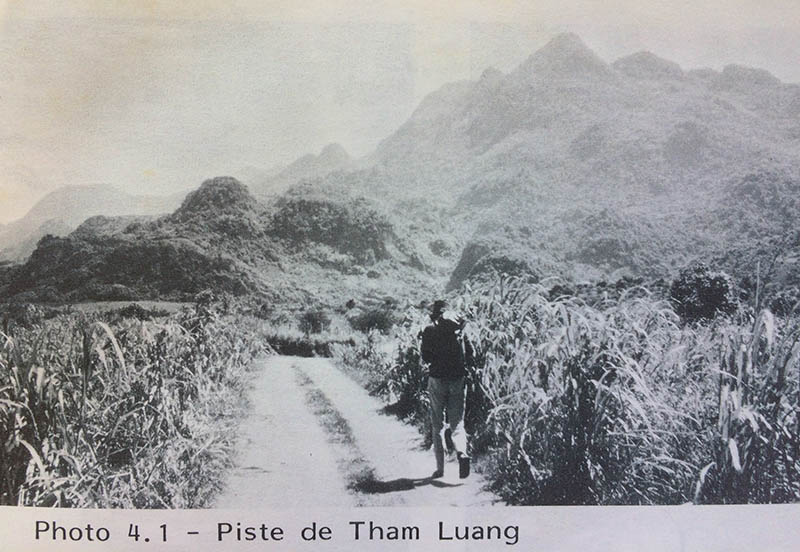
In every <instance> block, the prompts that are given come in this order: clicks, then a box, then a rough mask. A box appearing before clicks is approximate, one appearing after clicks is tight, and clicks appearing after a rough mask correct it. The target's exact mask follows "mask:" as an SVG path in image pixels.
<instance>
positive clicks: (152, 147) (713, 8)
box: [0, 0, 800, 222]
mask: <svg viewBox="0 0 800 552" xmlns="http://www.w3.org/2000/svg"><path fill="white" fill-rule="evenodd" d="M175 4H176V5H174V6H169V5H168V3H167V2H160V1H157V0H129V1H116V2H115V1H111V0H96V1H93V0H84V1H81V2H78V1H67V0H60V1H59V2H51V1H44V0H31V1H26V0H10V1H2V0H0V222H8V221H10V220H13V219H15V218H18V217H20V216H22V215H23V214H24V213H25V212H26V211H27V209H29V208H30V207H31V206H32V204H33V203H34V202H35V201H36V200H38V199H39V198H40V197H41V196H42V195H43V194H45V193H46V192H47V191H50V190H52V189H54V188H56V187H59V186H63V185H66V184H88V183H100V182H103V183H109V184H114V185H116V186H118V187H120V188H122V189H125V190H128V191H131V192H134V193H159V194H162V193H169V192H172V191H177V190H181V189H186V188H190V187H196V186H197V185H199V184H200V182H201V181H202V180H203V179H205V178H208V177H211V176H216V175H222V174H232V175H234V176H241V175H247V174H250V173H251V172H252V170H251V169H253V168H254V169H268V168H270V167H272V166H275V165H279V164H286V163H289V162H291V161H292V160H294V159H295V158H297V157H299V156H301V155H303V154H306V153H309V152H318V151H319V150H320V149H322V147H324V146H325V145H326V144H328V143H330V142H339V143H341V144H342V145H343V146H344V147H345V148H346V149H347V150H348V151H349V152H350V153H351V154H353V155H356V156H361V155H364V154H366V153H368V152H369V151H371V150H372V149H373V148H374V147H375V145H376V144H377V143H378V141H379V140H380V139H382V138H384V137H386V136H387V135H388V134H390V133H391V132H392V131H393V130H394V129H396V128H397V127H398V126H399V125H400V124H402V122H403V121H404V120H405V119H406V118H407V117H408V116H409V114H410V113H411V111H412V110H413V109H414V107H415V106H416V105H417V103H418V102H419V100H420V99H421V98H422V97H423V96H424V95H425V94H427V93H429V92H431V91H433V90H435V89H436V88H438V87H439V86H441V85H442V84H444V83H446V82H449V81H453V80H459V79H465V78H477V77H478V76H479V75H480V73H481V72H482V71H483V70H484V69H485V68H486V67H488V66H494V67H497V68H498V69H501V70H503V71H508V70H510V69H512V68H513V67H515V66H516V65H517V64H519V63H520V62H522V61H523V60H524V59H525V58H526V57H527V56H528V55H530V54H531V53H532V52H533V51H535V50H536V49H537V48H539V47H541V46H542V45H544V44H545V43H546V42H547V40H549V39H550V38H551V37H552V36H553V35H554V34H557V33H559V32H562V31H573V32H576V33H577V34H579V35H580V36H581V37H582V38H583V40H584V42H586V44H587V45H588V46H589V47H590V48H592V49H594V50H595V51H596V52H597V53H598V54H599V55H600V56H601V57H602V58H604V59H606V60H608V61H613V60H614V59H616V58H617V57H620V56H622V55H626V54H629V53H633V52H635V51H639V50H650V51H652V52H654V53H656V54H658V55H660V56H661V57H665V58H667V59H671V60H673V61H676V62H678V63H679V64H681V65H682V66H683V67H684V68H693V67H713V68H716V69H721V68H722V67H723V66H724V65H725V64H728V63H741V64H745V65H751V66H755V67H762V68H765V69H768V70H769V71H771V72H772V73H773V74H775V75H776V76H777V77H779V78H780V79H782V80H784V81H788V82H800V63H798V60H800V0H759V1H755V0H710V1H703V0H694V1H686V0H669V1H667V0H659V1H650V0H606V1H599V0H583V1H574V2H570V1H569V0H529V1H528V2H516V1H513V0H498V1H495V2H487V1H483V2H470V1H465V0H452V1H450V2H435V1H431V0H425V1H421V0H373V1H366V0H364V1H359V2H343V1H336V2H334V1H329V2H320V1H316V2H315V1H304V2H296V1H263V0H261V1H256V0H240V1H230V0H228V1H226V2H219V1H218V0H199V1H192V0H185V1H184V2H175ZM297 4H301V5H297ZM798 116H800V115H798Z"/></svg>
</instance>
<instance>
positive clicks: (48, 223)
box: [0, 185, 182, 261]
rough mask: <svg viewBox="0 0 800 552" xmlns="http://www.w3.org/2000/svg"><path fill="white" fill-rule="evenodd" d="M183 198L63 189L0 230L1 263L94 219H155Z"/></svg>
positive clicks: (109, 188)
mask: <svg viewBox="0 0 800 552" xmlns="http://www.w3.org/2000/svg"><path fill="white" fill-rule="evenodd" d="M181 198H182V194H173V195H170V196H145V195H132V194H128V193H126V192H123V191H121V190H118V189H117V188H115V187H113V186H107V185H90V186H66V187H63V188H59V189H57V190H55V191H53V192H50V193H49V194H47V195H46V196H45V197H43V198H42V199H41V200H39V201H38V202H37V203H36V205H34V206H33V207H32V208H31V210H30V211H28V213H27V214H26V215H25V216H24V217H22V218H21V219H19V220H16V221H14V222H11V223H9V224H8V225H6V226H5V227H0V260H9V261H22V260H24V259H25V258H26V257H27V256H28V255H30V254H31V252H32V251H33V250H34V249H35V247H36V243H37V242H38V241H39V239H40V238H42V237H43V236H45V235H47V234H51V235H54V236H66V235H67V234H69V233H70V232H71V231H72V230H74V229H75V228H77V227H78V225H79V224H81V223H82V222H83V221H84V220H86V219H87V218H89V217H92V216H95V215H105V216H120V215H158V214H162V213H168V212H170V211H172V210H173V209H175V207H176V206H177V205H178V204H179V203H180V201H181Z"/></svg>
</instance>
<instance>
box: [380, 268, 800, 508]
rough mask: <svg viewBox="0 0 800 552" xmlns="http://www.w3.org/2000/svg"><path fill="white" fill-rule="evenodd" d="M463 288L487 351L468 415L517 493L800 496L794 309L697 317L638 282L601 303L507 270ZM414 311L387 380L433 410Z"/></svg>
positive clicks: (519, 498)
mask: <svg viewBox="0 0 800 552" xmlns="http://www.w3.org/2000/svg"><path fill="white" fill-rule="evenodd" d="M453 300H454V303H455V305H456V308H458V309H459V310H461V311H462V313H464V314H465V315H466V318H467V320H468V323H467V325H466V328H465V332H466V334H467V337H468V339H469V340H470V341H471V343H472V345H473V349H474V351H475V366H474V367H473V368H472V373H471V375H470V380H471V382H470V383H471V384H470V390H469V393H470V395H469V397H468V413H467V427H468V429H469V430H470V431H471V432H472V434H473V447H474V449H475V450H477V451H478V452H487V453H488V456H489V462H488V464H487V465H488V471H489V473H488V475H489V477H490V480H491V481H492V485H493V487H494V489H495V490H496V491H497V492H498V493H499V494H500V495H501V496H503V497H504V498H506V499H507V500H508V501H509V502H511V503H516V504H673V503H683V502H688V501H695V502H711V503H729V502H788V501H796V500H798V499H800V482H798V479H799V477H798V470H800V454H798V452H799V451H798V423H799V422H798V420H799V419H800V418H799V417H798V404H800V403H799V401H798V399H800V383H799V381H800V378H799V377H798V370H799V369H800V368H799V367H798V356H799V355H800V345H798V340H799V339H800V323H799V322H798V318H797V317H788V318H786V319H778V318H776V317H775V316H773V315H772V314H771V313H770V312H769V311H762V312H760V313H758V314H757V315H749V314H747V313H745V312H743V313H740V314H739V315H738V316H736V317H728V318H723V319H719V320H717V321H715V322H713V323H710V324H708V325H705V326H703V325H694V326H685V325H683V324H682V323H681V321H680V320H679V318H678V317H677V316H676V314H675V312H674V311H673V309H672V307H671V306H670V305H669V304H668V303H666V302H662V301H657V300H655V299H653V298H652V297H650V296H649V294H648V292H647V290H645V289H642V288H636V289H631V290H629V291H628V292H627V293H626V294H623V295H622V296H621V297H620V298H619V299H614V300H613V301H608V302H606V303H601V304H597V305H592V306H589V305H586V304H584V303H582V302H581V301H580V300H579V299H576V298H574V297H571V296H564V297H555V298H553V297H551V294H550V292H549V291H548V290H547V289H546V288H545V287H544V286H541V285H534V284H530V283H526V282H522V281H519V280H516V279H507V278H506V279H501V280H500V281H498V282H496V283H494V284H489V285H486V286H484V287H481V288H476V289H467V290H465V291H464V292H463V293H462V294H461V295H460V296H459V297H455V298H454V299H453ZM413 316H414V315H412V317H411V319H414V318H413ZM416 316H419V315H416ZM416 320H417V323H416V324H415V323H411V324H409V325H408V327H404V328H402V329H401V330H400V331H399V332H398V334H399V339H400V347H399V353H398V355H397V356H396V358H395V359H394V362H393V363H392V365H391V366H389V367H388V368H387V370H386V372H385V378H386V380H387V381H386V383H385V384H384V386H383V387H382V388H381V387H377V388H378V389H393V393H394V395H395V397H402V400H403V401H404V402H405V403H406V410H407V411H409V412H414V413H417V416H416V418H417V419H419V420H422V419H424V413H425V410H426V409H425V404H426V403H425V401H426V396H425V392H424V377H425V370H424V367H423V366H421V364H420V363H419V357H418V336H417V333H418V331H419V329H420V328H421V325H422V320H421V319H420V318H418V317H417V318H416Z"/></svg>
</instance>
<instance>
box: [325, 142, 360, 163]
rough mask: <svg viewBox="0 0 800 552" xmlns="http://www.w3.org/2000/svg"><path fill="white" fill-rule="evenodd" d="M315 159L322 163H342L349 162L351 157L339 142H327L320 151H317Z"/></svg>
mask: <svg viewBox="0 0 800 552" xmlns="http://www.w3.org/2000/svg"><path fill="white" fill-rule="evenodd" d="M317 160H318V161H320V162H324V163H334V164H339V163H341V164H344V163H349V162H350V161H351V160H352V158H351V157H350V154H349V153H347V150H346V149H344V148H343V147H342V145H341V144H336V143H333V144H328V145H327V146H325V147H324V148H322V151H321V152H320V153H319V157H317Z"/></svg>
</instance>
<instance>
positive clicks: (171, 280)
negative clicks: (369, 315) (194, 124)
mask: <svg viewBox="0 0 800 552" xmlns="http://www.w3.org/2000/svg"><path fill="white" fill-rule="evenodd" d="M1 279H2V282H0V297H3V298H6V299H13V300H29V299H36V300H43V301H50V302H62V301H77V300H86V299H93V300H104V299H105V300H123V299H137V298H150V299H176V300H181V299H184V298H188V297H191V296H193V295H194V294H196V293H198V292H199V291H202V290H204V289H208V288H211V289H215V290H217V291H226V292H230V293H233V294H255V295H258V296H260V297H262V298H268V299H270V300H271V301H272V302H274V303H280V304H286V303H295V304H297V305H302V304H304V302H307V301H310V300H311V298H313V299H314V301H316V302H323V303H329V304H339V302H340V300H341V297H342V296H343V294H348V298H349V297H351V296H356V295H363V293H365V292H368V293H372V294H375V295H378V294H381V295H383V294H385V293H386V292H387V291H386V290H393V289H394V290H397V292H398V293H399V290H400V289H409V288H412V287H417V288H427V287H429V285H430V283H429V282H430V277H429V276H428V275H427V274H426V271H425V266H424V264H423V261H422V258H421V256H420V255H418V254H417V253H416V252H415V246H414V245H413V243H412V242H411V241H410V240H408V239H407V238H406V237H405V236H404V235H403V230H402V228H398V227H395V226H394V225H393V224H392V222H391V220H390V219H388V218H387V217H386V215H385V214H382V212H381V211H380V210H379V209H376V208H375V207H374V206H373V204H372V203H371V202H370V201H368V200H365V199H363V198H361V199H359V198H352V197H349V196H340V197H338V198H331V197H308V196H306V197H295V196H292V195H291V194H289V195H287V196H285V197H283V198H282V199H281V200H280V201H279V202H277V203H276V204H274V205H267V204H264V203H262V202H260V201H258V200H257V199H256V198H255V197H253V196H252V195H251V194H250V192H249V191H248V189H247V188H246V187H245V186H244V185H243V184H241V183H240V182H239V181H238V180H236V179H234V178H231V177H218V178H214V179H210V180H207V181H205V182H204V183H203V184H202V185H201V186H200V188H199V189H197V190H195V191H193V192H191V193H190V194H188V195H187V196H186V198H185V200H184V201H183V203H182V204H181V206H180V207H179V208H178V209H177V210H175V211H174V212H173V213H170V214H168V215H164V216H162V217H158V218H154V219H152V218H151V219H143V218H136V217H104V216H98V217H93V218H90V219H88V220H87V221H85V222H84V223H83V224H82V225H80V226H79V227H78V228H77V229H76V230H75V231H74V232H72V233H71V234H69V235H67V236H65V237H55V236H45V237H44V238H42V239H41V240H40V241H39V243H38V245H37V247H36V250H35V251H34V252H33V254H32V255H31V256H30V258H29V259H28V260H27V261H26V262H25V263H23V264H21V265H19V266H17V267H12V268H11V269H7V270H4V275H3V277H2V278H1ZM346 300H347V299H344V301H346Z"/></svg>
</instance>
